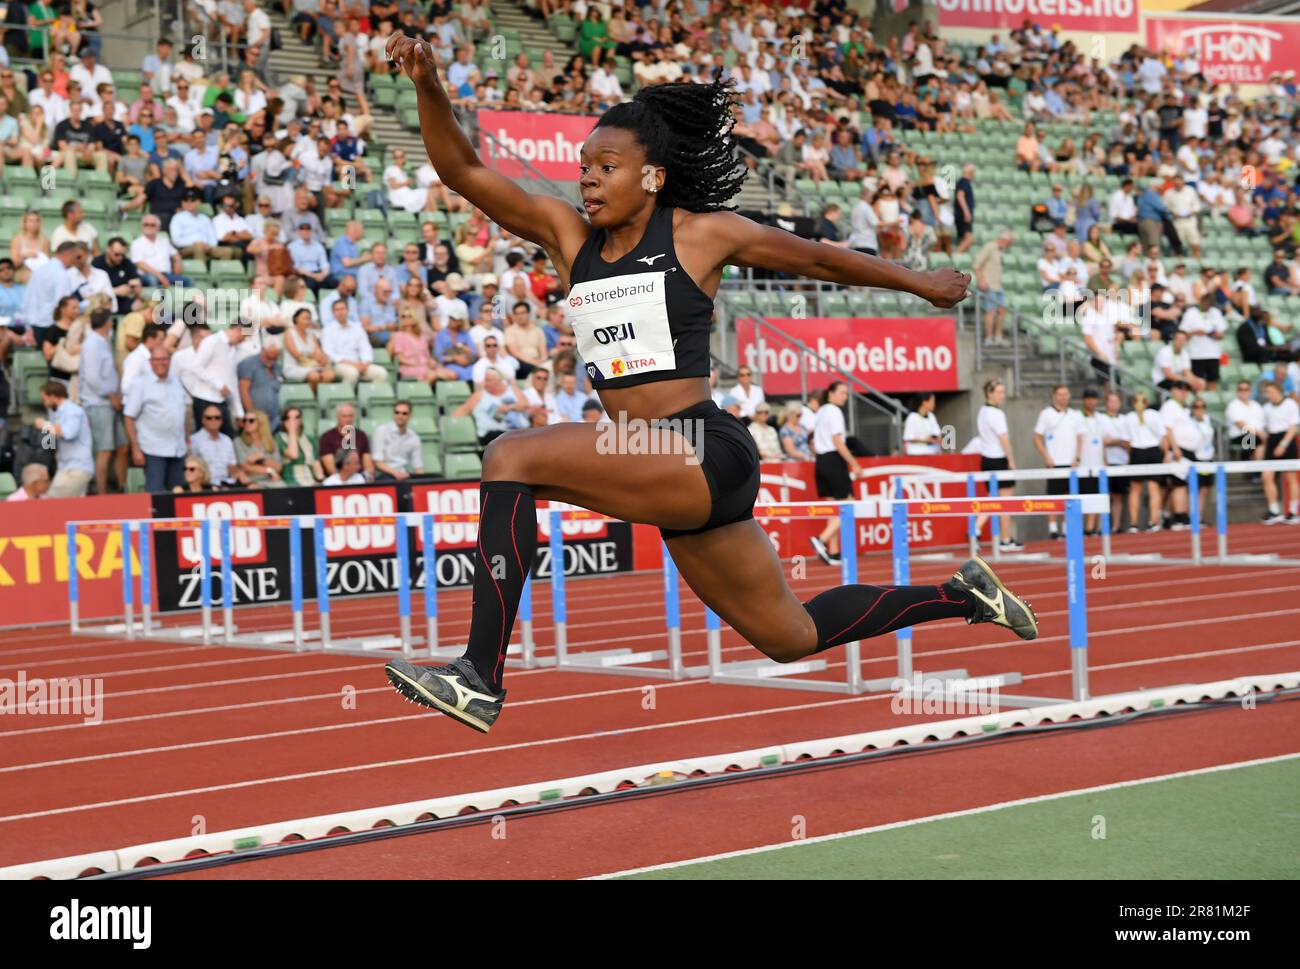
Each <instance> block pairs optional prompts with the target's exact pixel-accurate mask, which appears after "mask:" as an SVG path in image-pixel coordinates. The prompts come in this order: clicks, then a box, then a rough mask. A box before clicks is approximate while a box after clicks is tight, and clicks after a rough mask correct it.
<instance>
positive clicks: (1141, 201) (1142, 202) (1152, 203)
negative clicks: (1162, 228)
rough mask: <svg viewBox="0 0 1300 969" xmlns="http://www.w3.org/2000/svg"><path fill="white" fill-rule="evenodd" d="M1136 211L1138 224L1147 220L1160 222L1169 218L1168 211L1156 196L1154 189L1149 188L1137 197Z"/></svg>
mask: <svg viewBox="0 0 1300 969" xmlns="http://www.w3.org/2000/svg"><path fill="white" fill-rule="evenodd" d="M1137 210H1138V221H1139V222H1145V221H1147V220H1154V221H1156V222H1161V221H1163V220H1165V219H1167V218H1169V209H1168V208H1166V207H1165V203H1164V201H1163V200H1162V199H1161V198H1160V196H1159V195H1157V194H1156V191H1155V189H1153V188H1151V187H1149V186H1148V187H1147V188H1145V189H1143V190H1142V194H1141V195H1139V196H1138V200H1137Z"/></svg>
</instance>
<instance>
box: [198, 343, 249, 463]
mask: <svg viewBox="0 0 1300 969" xmlns="http://www.w3.org/2000/svg"><path fill="white" fill-rule="evenodd" d="M243 340H244V328H243V327H242V326H230V327H227V328H226V329H225V330H223V331H221V332H220V333H213V334H212V336H211V337H209V338H208V339H206V340H204V341H203V345H202V346H200V347H199V349H198V352H197V353H195V355H194V366H193V367H191V368H190V369H189V380H190V387H191V388H193V389H192V390H191V391H190V393H191V396H193V398H194V405H193V406H194V426H195V427H197V428H202V425H203V420H202V418H203V413H204V408H206V407H218V408H220V409H221V414H222V418H223V420H222V422H221V433H223V434H225V435H226V436H227V437H229V438H231V439H232V440H233V438H234V437H235V421H236V420H238V419H239V418H241V417H243V416H244V405H243V403H242V402H241V401H240V399H239V377H238V375H237V374H236V373H235V365H236V363H237V362H238V359H237V358H238V348H239V344H240V343H242V342H243ZM209 466H211V465H209ZM217 472H218V469H217V468H212V473H213V475H214V476H215V475H216V474H217Z"/></svg>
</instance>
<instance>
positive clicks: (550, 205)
mask: <svg viewBox="0 0 1300 969" xmlns="http://www.w3.org/2000/svg"><path fill="white" fill-rule="evenodd" d="M388 56H389V58H390V59H391V60H392V61H393V62H394V63H395V64H397V66H398V67H400V68H401V69H402V70H403V71H404V72H405V73H406V76H407V77H409V78H410V79H411V80H412V81H413V82H414V83H415V90H416V93H417V95H418V99H419V100H418V105H419V111H420V134H421V135H422V137H423V138H424V148H425V151H426V152H428V155H429V161H430V162H432V163H433V167H434V168H435V169H437V172H438V177H439V178H441V179H442V181H443V182H444V183H445V184H446V185H447V186H448V187H449V188H450V189H452V191H454V192H457V193H458V194H460V195H462V196H464V197H465V198H466V199H468V200H469V201H470V202H471V203H472V204H473V205H476V206H478V207H479V208H480V209H482V210H483V213H484V214H485V215H486V216H487V217H488V218H489V219H491V220H492V221H493V222H495V223H497V224H498V225H500V226H502V227H503V228H505V229H507V230H508V231H510V232H513V233H514V234H515V235H517V236H522V237H523V238H525V239H527V240H529V241H530V242H535V243H537V244H538V245H539V246H542V247H543V248H545V249H546V250H547V251H549V252H550V253H551V255H552V257H557V256H560V257H564V256H567V255H568V254H569V253H571V252H573V251H576V249H577V248H578V247H579V246H581V245H582V240H583V239H585V238H586V236H587V233H589V232H590V231H591V227H590V226H589V225H588V224H587V222H586V220H585V219H583V218H582V216H580V215H579V214H578V213H577V211H576V210H575V209H574V208H573V207H572V206H571V205H569V204H568V203H567V202H564V201H563V200H561V199H557V198H553V197H551V196H547V195H533V194H530V193H528V192H525V191H524V190H523V189H522V188H520V187H519V186H518V185H516V184H515V183H514V182H512V181H511V180H510V179H508V178H506V177H505V176H504V175H502V174H501V173H500V172H495V171H493V170H492V169H490V168H488V167H487V166H486V165H484V164H483V162H482V161H481V160H480V159H479V157H478V155H477V154H476V153H475V151H474V146H473V145H472V144H470V141H469V139H468V138H466V137H465V133H464V132H463V131H461V128H460V125H459V124H457V122H456V116H455V115H454V114H453V113H452V110H451V100H450V99H449V98H448V97H447V91H446V89H445V88H443V86H442V82H441V81H440V80H439V79H438V68H437V65H436V64H435V63H434V56H433V48H432V47H430V46H429V44H428V43H426V42H425V41H422V40H417V39H415V38H411V37H407V36H406V35H404V34H394V35H393V37H392V39H391V40H389V42H388ZM566 239H567V240H568V241H569V242H570V248H567V249H566V247H565V246H564V242H565V240H566ZM575 240H576V245H575V244H574V241H575ZM566 261H567V260H566Z"/></svg>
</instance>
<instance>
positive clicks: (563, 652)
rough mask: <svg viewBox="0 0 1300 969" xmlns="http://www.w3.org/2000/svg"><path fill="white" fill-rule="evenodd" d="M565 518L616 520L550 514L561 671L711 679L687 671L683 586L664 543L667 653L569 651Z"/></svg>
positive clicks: (703, 669)
mask: <svg viewBox="0 0 1300 969" xmlns="http://www.w3.org/2000/svg"><path fill="white" fill-rule="evenodd" d="M565 514H570V515H574V517H575V518H577V517H582V518H586V519H588V520H593V519H594V520H604V521H613V520H614V519H610V518H605V517H604V516H602V515H597V514H596V513H594V512H580V513H578V512H567V513H566V512H562V511H560V510H558V509H551V511H550V512H549V515H550V518H549V525H550V529H549V530H550V553H551V616H552V620H553V622H554V626H555V668H556V669H558V670H567V671H571V672H575V673H606V674H613V675H616V676H637V677H650V678H652V679H664V680H684V679H689V678H698V677H703V676H707V675H708V672H709V669H708V667H707V666H704V665H699V666H690V667H688V666H686V664H685V662H684V659H683V656H682V618H681V598H680V588H679V587H680V581H679V576H678V574H677V566H676V564H675V563H674V562H673V559H672V556H671V555H669V554H668V546H667V545H665V544H664V543H663V542H662V541H660V543H659V545H660V556H661V561H662V563H663V564H662V568H663V596H664V619H665V623H666V629H665V633H666V642H665V646H664V648H663V649H648V650H645V649H643V650H633V649H630V648H627V647H621V648H616V649H591V650H582V651H575V650H571V649H570V648H569V634H568V600H567V598H566V592H565V590H566V582H565V575H564V534H563V531H562V530H561V523H562V521H563V516H564V515H565ZM645 663H666V664H667V665H664V666H645V665H642V664H645Z"/></svg>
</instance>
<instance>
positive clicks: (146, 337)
mask: <svg viewBox="0 0 1300 969" xmlns="http://www.w3.org/2000/svg"><path fill="white" fill-rule="evenodd" d="M166 339H167V328H166V327H164V326H162V325H161V324H159V323H146V324H145V326H144V329H143V330H141V331H140V342H139V343H138V344H136V346H135V349H133V350H132V351H131V352H130V353H128V354H127V355H126V359H124V360H123V361H122V380H121V391H122V396H123V397H125V396H126V394H127V392H128V391H130V389H131V385H132V384H134V383H135V382H136V381H137V380H139V379H140V377H142V376H143V375H144V374H147V373H148V372H149V358H150V356H152V354H153V351H154V349H155V348H157V347H160V346H163V345H164V341H165V340H166Z"/></svg>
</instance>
